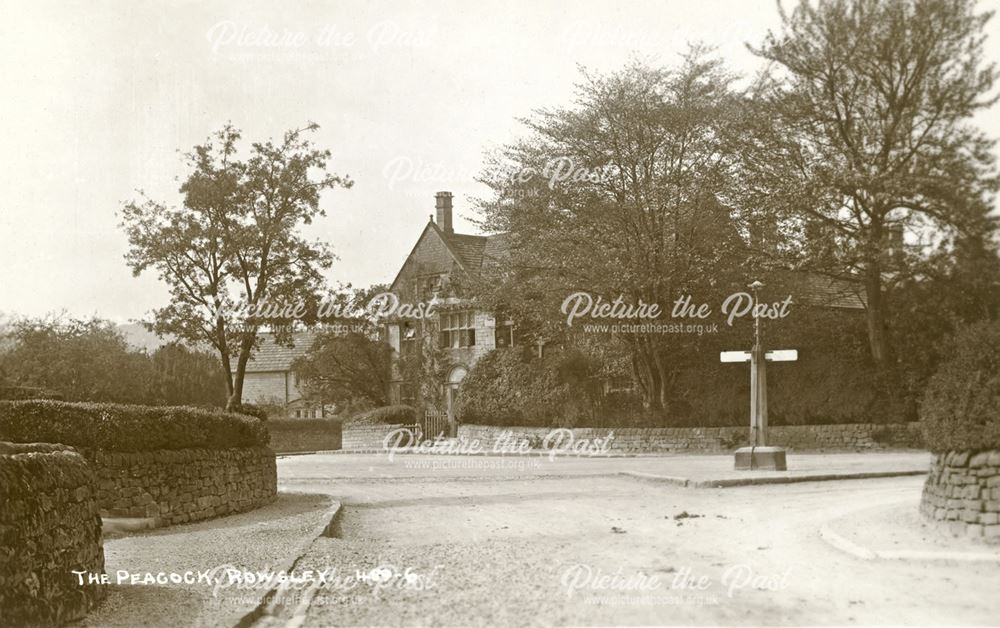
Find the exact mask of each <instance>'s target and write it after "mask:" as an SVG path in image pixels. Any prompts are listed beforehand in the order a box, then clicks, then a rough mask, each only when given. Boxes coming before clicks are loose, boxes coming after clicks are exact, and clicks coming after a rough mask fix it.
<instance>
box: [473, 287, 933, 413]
mask: <svg viewBox="0 0 1000 628" xmlns="http://www.w3.org/2000/svg"><path fill="white" fill-rule="evenodd" d="M734 342H735V341H734V339H733V338H731V337H730V336H726V335H721V334H720V335H705V336H702V337H701V338H700V340H699V343H698V344H697V345H696V346H691V347H688V348H683V349H681V350H678V351H676V352H675V353H672V354H671V356H670V359H671V360H673V361H674V362H675V364H677V365H678V366H677V368H678V374H677V377H676V380H675V383H674V387H673V388H674V390H675V392H674V394H673V395H672V396H671V397H670V398H668V399H667V401H666V404H665V406H664V407H663V408H662V409H655V410H650V409H648V408H644V407H643V404H642V398H641V395H640V394H638V393H637V392H635V391H630V390H627V389H626V390H615V391H611V392H608V393H604V392H603V391H602V390H601V385H602V384H603V382H604V381H609V382H612V381H621V380H622V379H627V378H622V377H621V374H622V373H621V372H619V373H618V376H617V377H609V375H614V372H609V371H607V370H606V369H605V368H604V367H605V366H606V364H607V361H606V356H605V355H601V354H597V355H590V354H586V353H584V352H581V351H580V350H578V349H564V350H559V351H556V350H550V351H549V352H546V354H545V357H544V358H543V359H538V358H537V357H535V356H534V355H533V353H532V352H531V351H526V350H524V349H520V350H519V349H516V348H515V349H502V350H497V351H494V352H492V353H490V354H487V355H486V356H484V357H483V358H482V359H480V361H479V362H478V363H477V364H476V366H475V367H473V369H472V370H471V371H470V372H469V375H468V376H467V377H466V378H465V380H464V381H463V382H462V391H461V400H462V420H463V421H464V422H467V423H478V424H486V425H527V426H551V427H572V426H593V427H709V426H742V425H747V424H748V421H749V418H748V414H749V411H748V407H749V400H750V382H749V371H748V365H747V364H745V363H740V364H722V363H720V362H719V352H720V351H724V350H730V349H733V348H738V347H739V346H740V345H738V344H733V343H734ZM743 342H746V339H745V338H744V340H743ZM765 342H766V343H767V346H770V347H781V348H784V347H795V348H798V349H799V360H798V361H797V362H795V363H788V364H783V363H771V364H769V365H768V370H767V378H768V409H769V419H770V423H771V424H772V425H798V424H828V423H894V422H901V421H907V420H913V419H914V418H915V404H912V405H909V406H902V407H897V406H894V405H892V404H891V403H890V400H889V399H888V398H887V396H886V395H885V393H884V391H882V390H881V389H880V388H879V387H878V386H877V385H876V384H875V381H874V365H873V363H872V361H871V358H870V356H869V355H868V353H867V345H866V343H865V340H864V319H863V315H861V314H860V313H858V312H854V311H838V310H832V309H830V308H824V307H803V308H800V309H798V310H796V311H795V315H794V317H789V319H788V320H783V321H781V325H777V324H775V325H773V326H770V327H766V331H765ZM748 348H749V347H748Z"/></svg>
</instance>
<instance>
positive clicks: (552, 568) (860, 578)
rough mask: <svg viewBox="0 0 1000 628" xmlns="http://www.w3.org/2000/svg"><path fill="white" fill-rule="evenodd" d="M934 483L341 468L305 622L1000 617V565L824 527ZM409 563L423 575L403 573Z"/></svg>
mask: <svg viewBox="0 0 1000 628" xmlns="http://www.w3.org/2000/svg"><path fill="white" fill-rule="evenodd" d="M284 479H285V481H286V482H288V483H289V484H295V485H297V486H301V487H303V488H306V487H308V488H309V490H322V489H323V487H326V488H327V489H329V488H330V486H331V485H330V484H329V483H323V482H314V481H303V482H295V481H292V480H290V479H289V478H288V477H287V476H286V477H285V478H284ZM922 482H923V478H920V477H903V478H887V479H876V480H863V481H858V480H855V481H836V482H823V483H804V484H790V485H778V486H760V487H747V488H728V489H699V490H693V489H685V488H680V487H674V486H669V485H654V484H650V483H643V482H638V481H634V480H629V479H625V478H579V479H565V478H556V479H533V480H507V481H496V480H491V479H484V480H483V481H480V482H449V481H446V480H439V481H426V482H418V481H413V480H411V481H408V482H393V481H370V480H369V481H363V482H355V483H351V482H343V481H341V482H338V483H337V484H336V494H337V498H338V499H339V500H341V501H342V502H343V503H344V508H343V510H342V516H341V519H340V525H339V538H334V539H327V538H323V539H319V540H317V541H316V542H314V543H313V544H312V546H311V547H310V549H309V551H308V552H307V554H306V555H305V557H303V559H302V560H301V561H300V564H299V567H300V568H312V569H316V570H323V569H332V570H335V572H336V573H338V574H341V575H342V576H343V578H344V580H343V581H341V582H340V583H337V584H333V585H328V586H325V587H319V588H318V589H317V592H316V595H315V597H314V598H313V599H312V602H311V605H309V607H308V613H307V614H306V616H305V621H304V625H306V626H374V625H378V626H384V625H444V626H522V625H651V624H751V625H759V624H768V625H769V624H780V625H803V624H805V625H829V624H836V625H851V624H859V625H860V624H893V625H899V624H908V625H928V624H967V625H968V624H980V625H992V624H995V623H996V619H997V617H998V616H1000V599H998V597H997V596H996V591H997V590H1000V572H998V571H997V570H996V568H995V566H983V565H969V564H947V563H946V564H935V568H934V570H933V571H930V570H928V569H926V568H925V567H926V566H925V565H919V564H918V565H914V564H908V563H904V562H902V561H875V562H869V561H859V560H857V559H853V558H851V557H849V556H847V555H845V554H843V553H841V552H840V551H838V550H836V549H834V548H832V547H830V546H828V545H827V544H826V543H825V542H824V541H823V540H822V539H821V538H820V536H819V531H818V530H819V527H820V526H821V525H823V524H824V523H826V522H829V521H831V520H833V519H837V518H839V517H843V516H845V514H847V513H850V512H855V511H858V510H859V509H866V508H872V507H874V506H877V505H879V504H885V503H889V502H894V503H899V502H900V501H901V500H905V499H909V500H911V503H912V505H913V508H916V504H917V502H918V500H919V494H920V487H921V485H922ZM379 566H383V567H387V569H386V570H384V571H381V572H380V571H375V572H373V571H372V570H373V569H375V568H377V567H379ZM407 569H409V570H410V574H411V578H412V580H413V582H411V583H408V582H407V581H406V580H404V579H402V578H399V577H396V576H395V575H392V574H405V573H406V572H407ZM586 570H589V572H590V574H592V577H591V578H590V579H587V578H586ZM379 573H381V574H383V576H384V577H388V580H386V581H385V583H383V584H376V583H377V582H378V580H377V579H375V578H373V577H372V574H375V575H377V574H379ZM359 574H361V575H366V574H367V575H368V576H369V578H368V580H367V581H366V580H363V579H358V578H357V575H359ZM616 574H617V575H618V579H617V580H615V579H614V578H613V576H615V575H616ZM390 575H391V577H389V576H390ZM352 576H353V578H352ZM601 576H605V579H604V580H603V586H602V581H601V579H600V577H601ZM615 582H618V583H619V586H616V585H615V584H614V583H615ZM622 582H625V583H626V585H621V583H622ZM567 583H569V585H572V584H573V583H576V586H567ZM643 583H645V588H643ZM651 583H655V585H656V586H651ZM418 585H429V586H418ZM299 602H301V598H297V597H296V598H292V599H290V600H289V605H288V607H287V608H286V618H287V617H289V616H291V614H292V612H293V608H294V606H295V605H296V604H297V603H299Z"/></svg>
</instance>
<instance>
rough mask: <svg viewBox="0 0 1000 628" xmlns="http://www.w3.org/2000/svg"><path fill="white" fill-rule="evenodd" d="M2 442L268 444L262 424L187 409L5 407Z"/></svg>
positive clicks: (116, 447)
mask: <svg viewBox="0 0 1000 628" xmlns="http://www.w3.org/2000/svg"><path fill="white" fill-rule="evenodd" d="M0 439H2V440H9V441H13V442H18V443H30V442H46V443H62V444H63V445H71V446H74V447H80V448H83V449H103V450H108V451H149V450H154V449H191V448H203V449H227V448H229V447H258V446H264V445H267V443H268V433H267V428H266V427H265V424H264V423H263V422H262V421H258V420H256V419H253V418H250V417H247V416H243V415H238V414H226V413H222V412H211V411H208V410H201V409H198V408H191V407H187V406H135V405H124V404H112V403H68V402H63V401H0Z"/></svg>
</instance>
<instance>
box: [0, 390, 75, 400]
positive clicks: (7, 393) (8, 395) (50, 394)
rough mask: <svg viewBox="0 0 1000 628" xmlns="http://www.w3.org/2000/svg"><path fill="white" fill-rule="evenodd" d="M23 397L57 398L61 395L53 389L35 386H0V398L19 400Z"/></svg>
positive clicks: (60, 398)
mask: <svg viewBox="0 0 1000 628" xmlns="http://www.w3.org/2000/svg"><path fill="white" fill-rule="evenodd" d="M23 399H58V400H60V401H61V400H62V399H63V396H62V394H61V393H58V392H56V391H54V390H49V389H47V388H38V387H36V386H0V400H4V401H20V400H23Z"/></svg>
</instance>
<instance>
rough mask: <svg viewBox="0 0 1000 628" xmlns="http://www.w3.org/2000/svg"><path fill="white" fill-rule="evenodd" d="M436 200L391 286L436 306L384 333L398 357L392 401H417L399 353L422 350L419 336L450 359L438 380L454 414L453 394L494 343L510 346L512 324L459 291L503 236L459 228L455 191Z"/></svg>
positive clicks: (445, 405) (404, 297)
mask: <svg viewBox="0 0 1000 628" xmlns="http://www.w3.org/2000/svg"><path fill="white" fill-rule="evenodd" d="M435 200H436V204H435V205H436V206H435V214H434V215H432V216H431V217H430V219H429V220H428V222H427V224H426V225H425V226H424V229H423V231H422V232H421V233H420V237H418V238H417V242H416V244H415V245H414V246H413V249H412V250H411V251H410V253H409V255H407V256H406V259H405V260H404V261H403V264H402V266H401V267H400V269H399V272H398V273H397V274H396V278H395V279H394V280H393V282H392V284H391V286H390V288H389V290H390V292H392V293H393V294H395V295H396V297H397V298H398V299H399V303H400V304H429V305H432V306H433V309H432V312H433V314H432V316H430V317H429V318H428V319H426V320H424V319H417V318H415V317H395V318H389V320H388V321H387V323H386V336H387V339H388V341H389V344H390V345H391V347H392V349H393V355H394V357H395V360H396V362H395V364H394V367H393V373H392V377H391V378H390V379H391V382H390V385H389V386H390V389H389V398H390V400H391V401H392V402H393V403H406V404H415V403H417V402H418V396H419V395H420V393H419V390H418V388H419V386H418V384H417V383H416V382H414V381H408V379H407V378H406V377H404V376H403V374H402V372H401V370H400V369H399V368H398V364H399V359H400V358H403V359H405V358H406V357H408V356H410V355H413V354H414V353H415V352H417V351H418V350H419V348H418V346H417V343H418V342H420V341H421V340H423V341H425V342H430V343H431V344H432V345H435V346H436V348H437V349H438V350H440V352H441V353H442V354H443V357H444V360H443V362H444V363H445V364H446V367H445V373H444V374H443V377H442V378H441V381H440V386H441V393H442V395H441V399H442V400H441V403H440V405H441V406H442V407H439V408H438V410H440V411H442V412H448V414H449V416H450V417H452V407H453V402H454V395H455V393H456V391H457V389H458V386H459V384H460V383H461V381H462V379H463V378H464V377H465V376H466V374H468V372H469V369H470V368H472V365H473V364H475V363H476V361H477V360H478V359H479V358H480V357H482V356H483V355H485V354H486V353H489V352H490V351H492V350H493V349H495V348H497V347H504V346H510V345H511V344H512V343H513V342H514V330H513V326H512V324H511V323H510V321H505V320H500V321H497V319H496V317H495V316H494V315H493V313H492V312H488V311H484V310H482V309H479V308H477V307H476V306H475V304H474V303H473V301H472V300H470V299H465V298H461V297H459V296H457V292H458V291H457V290H456V286H457V284H459V283H461V281H462V279H463V278H473V277H475V276H477V275H478V274H479V272H480V271H481V270H482V268H483V263H484V260H489V259H496V258H497V257H499V256H500V255H501V254H502V252H503V236H502V235H499V236H480V235H469V234H461V233H455V230H454V227H453V216H452V211H453V208H452V194H451V192H438V193H437V195H436V199H435ZM424 401H426V400H424ZM452 419H453V417H452Z"/></svg>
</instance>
